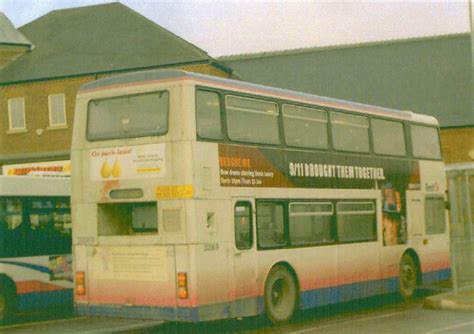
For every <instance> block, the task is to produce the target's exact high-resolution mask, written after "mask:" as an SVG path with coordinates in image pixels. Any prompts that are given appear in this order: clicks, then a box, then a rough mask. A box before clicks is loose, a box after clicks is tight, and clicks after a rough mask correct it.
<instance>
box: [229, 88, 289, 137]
mask: <svg viewBox="0 0 474 334" xmlns="http://www.w3.org/2000/svg"><path fill="white" fill-rule="evenodd" d="M229 97H230V98H237V99H241V100H250V101H256V102H265V103H269V104H273V105H274V106H275V111H276V113H275V115H274V117H275V118H276V130H277V137H278V138H277V141H276V142H275V143H269V142H265V143H263V142H259V141H251V140H249V141H246V140H241V139H232V137H231V134H230V131H229V129H230V126H229V115H228V107H227V100H228V98H229ZM223 109H224V115H225V116H224V118H223V120H224V122H225V128H223V130H224V131H225V133H226V136H227V138H228V140H229V141H230V142H234V143H243V144H250V145H252V144H255V145H269V146H280V145H281V143H282V131H281V128H280V125H281V123H280V118H281V112H280V103H279V102H278V99H276V98H274V99H266V98H265V96H251V95H243V94H239V93H238V92H226V93H225V94H224V104H223ZM230 109H233V108H232V107H231V108H230ZM243 112H247V113H253V114H257V115H265V114H264V113H262V112H259V111H258V110H257V111H251V110H247V111H243Z"/></svg>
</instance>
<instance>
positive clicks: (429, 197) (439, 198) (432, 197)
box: [424, 194, 447, 236]
mask: <svg viewBox="0 0 474 334" xmlns="http://www.w3.org/2000/svg"><path fill="white" fill-rule="evenodd" d="M430 200H437V201H441V202H442V205H441V208H443V222H444V224H443V231H442V232H432V231H431V230H430V231H428V228H431V229H432V228H433V227H434V226H438V225H433V224H430V225H428V219H427V217H426V216H427V215H426V211H427V209H428V208H427V205H426V203H427V202H428V201H430ZM424 204H425V205H424V217H425V219H424V220H425V222H424V223H425V228H424V234H425V235H430V236H436V235H443V234H446V231H447V219H446V202H445V199H444V197H443V196H442V195H435V194H430V195H426V196H425V203H424Z"/></svg>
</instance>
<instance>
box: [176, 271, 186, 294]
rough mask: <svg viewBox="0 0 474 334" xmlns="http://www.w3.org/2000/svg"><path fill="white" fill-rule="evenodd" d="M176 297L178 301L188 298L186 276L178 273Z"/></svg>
mask: <svg viewBox="0 0 474 334" xmlns="http://www.w3.org/2000/svg"><path fill="white" fill-rule="evenodd" d="M178 297H179V298H180V299H186V298H188V275H187V274H186V273H178Z"/></svg>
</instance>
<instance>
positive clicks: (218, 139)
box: [194, 86, 227, 142]
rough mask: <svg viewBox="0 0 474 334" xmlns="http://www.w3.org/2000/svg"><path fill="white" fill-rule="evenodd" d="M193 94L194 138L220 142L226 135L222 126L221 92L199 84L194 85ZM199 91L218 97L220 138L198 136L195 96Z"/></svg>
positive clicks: (225, 130)
mask: <svg viewBox="0 0 474 334" xmlns="http://www.w3.org/2000/svg"><path fill="white" fill-rule="evenodd" d="M194 91H195V94H194V114H195V118H196V138H197V139H199V140H203V141H212V142H221V141H223V140H224V139H225V137H226V135H227V129H226V128H225V127H224V123H225V121H224V116H223V110H224V108H223V103H222V93H221V92H220V91H217V90H212V89H208V88H207V87H199V86H196V88H195V90H194ZM199 92H205V93H212V94H216V95H217V97H218V100H219V125H220V130H221V131H220V132H221V135H220V138H207V137H203V136H200V135H199V133H198V108H197V100H198V99H197V97H198V93H199Z"/></svg>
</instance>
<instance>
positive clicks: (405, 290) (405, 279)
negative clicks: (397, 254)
mask: <svg viewBox="0 0 474 334" xmlns="http://www.w3.org/2000/svg"><path fill="white" fill-rule="evenodd" d="M399 280H400V294H401V295H402V297H403V298H404V299H410V298H412V297H413V295H414V294H415V290H416V287H417V284H418V269H417V267H416V264H415V260H414V259H413V257H412V256H411V255H410V254H404V255H403V256H402V259H401V261H400V276H399Z"/></svg>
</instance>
